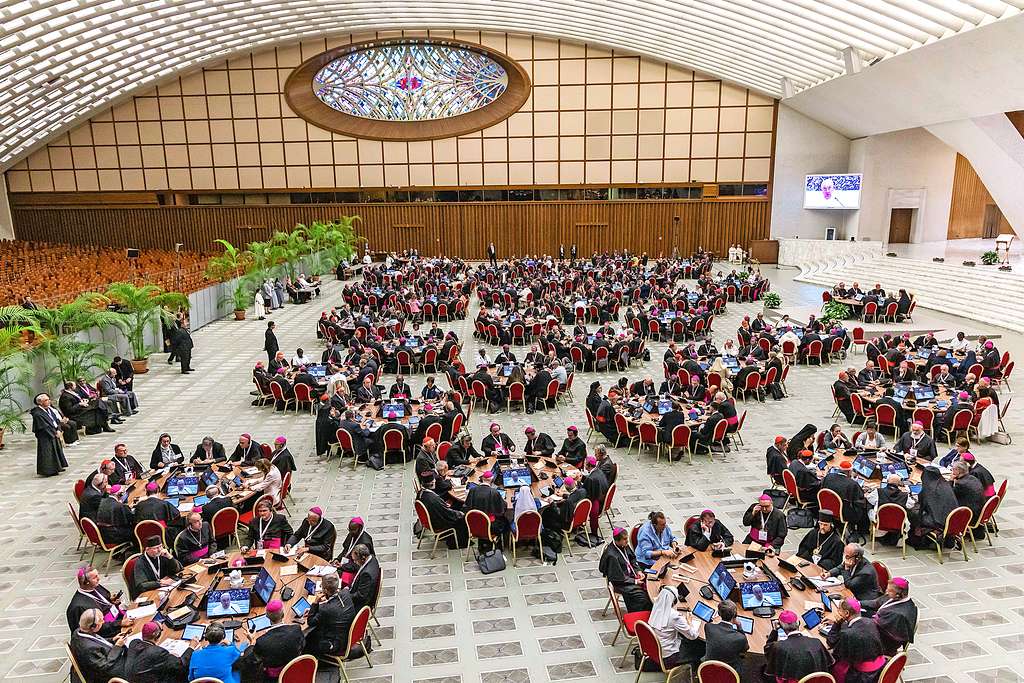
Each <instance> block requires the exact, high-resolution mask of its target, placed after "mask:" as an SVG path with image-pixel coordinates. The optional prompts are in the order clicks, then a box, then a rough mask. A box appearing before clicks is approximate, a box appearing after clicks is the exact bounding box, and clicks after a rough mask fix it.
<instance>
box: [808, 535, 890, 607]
mask: <svg viewBox="0 0 1024 683" xmlns="http://www.w3.org/2000/svg"><path fill="white" fill-rule="evenodd" d="M829 577H841V578H842V579H843V585H844V586H845V587H846V589H847V590H849V591H850V592H852V593H853V595H854V596H855V597H856V598H857V599H858V600H874V599H875V598H877V597H878V596H879V594H880V591H879V590H878V572H877V571H875V566H874V565H873V564H871V563H870V562H868V560H867V558H866V557H864V548H863V547H861V546H860V544H858V543H848V544H846V546H845V547H844V548H843V556H842V560H841V561H840V563H839V564H837V565H836V566H835V567H832V568H831V569H829V570H828V571H824V572H822V573H821V578H822V579H827V578H829Z"/></svg>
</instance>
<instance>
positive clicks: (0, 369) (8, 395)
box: [0, 306, 42, 432]
mask: <svg viewBox="0 0 1024 683" xmlns="http://www.w3.org/2000/svg"><path fill="white" fill-rule="evenodd" d="M25 332H32V333H33V334H34V335H36V336H37V337H38V338H40V339H41V338H42V330H40V329H39V326H38V325H36V324H35V323H34V322H32V320H31V319H30V318H29V317H28V316H27V314H26V311H25V309H23V308H21V307H20V306H5V307H0V431H7V432H23V431H25V420H24V417H23V414H24V412H25V408H24V406H22V405H21V403H20V401H19V400H18V396H19V394H31V393H32V389H31V388H30V387H29V385H28V382H27V381H26V380H27V378H28V377H29V375H30V374H31V372H32V366H31V363H30V361H29V350H30V349H29V347H27V346H26V345H25V334H24V333H25Z"/></svg>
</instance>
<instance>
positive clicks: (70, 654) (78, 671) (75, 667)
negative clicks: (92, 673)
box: [64, 643, 85, 681]
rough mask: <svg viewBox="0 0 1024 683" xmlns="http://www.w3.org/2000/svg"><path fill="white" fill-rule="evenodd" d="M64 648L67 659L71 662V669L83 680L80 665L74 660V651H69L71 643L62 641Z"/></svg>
mask: <svg viewBox="0 0 1024 683" xmlns="http://www.w3.org/2000/svg"><path fill="white" fill-rule="evenodd" d="M64 650H65V651H66V652H67V653H68V660H69V661H70V662H71V669H72V670H73V671H74V672H75V673H76V674H77V675H78V680H80V681H84V680H85V676H84V675H83V674H82V669H81V667H79V666H78V661H77V660H75V653H74V652H72V651H71V645H70V644H69V643H64Z"/></svg>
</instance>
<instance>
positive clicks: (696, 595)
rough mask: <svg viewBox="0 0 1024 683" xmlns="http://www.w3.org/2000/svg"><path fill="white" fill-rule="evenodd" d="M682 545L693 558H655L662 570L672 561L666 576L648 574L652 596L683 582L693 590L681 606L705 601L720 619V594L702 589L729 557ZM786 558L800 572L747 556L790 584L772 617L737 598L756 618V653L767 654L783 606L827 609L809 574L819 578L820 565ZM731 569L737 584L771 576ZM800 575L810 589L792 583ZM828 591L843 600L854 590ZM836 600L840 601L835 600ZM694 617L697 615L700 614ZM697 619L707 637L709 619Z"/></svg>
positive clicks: (742, 611)
mask: <svg viewBox="0 0 1024 683" xmlns="http://www.w3.org/2000/svg"><path fill="white" fill-rule="evenodd" d="M747 548H748V545H747V544H744V543H736V544H734V545H733V546H732V552H733V553H734V554H740V555H743V554H745V552H746V550H747ZM680 549H681V551H682V555H681V557H686V556H687V555H689V554H691V553H692V554H693V558H692V559H690V560H688V561H686V562H680V561H679V560H678V559H669V558H658V561H657V562H655V564H654V567H653V569H654V570H655V571H657V572H659V573H660V572H661V570H662V569H663V568H664V567H665V566H666V565H669V569H668V571H667V572H666V573H665V576H664V578H662V579H658V578H657V577H651V576H649V577H648V579H647V581H646V586H647V593H648V595H649V596H650V597H651V600H652V601H653V600H657V598H658V592H659V591H660V590H661V587H662V586H666V585H671V586H679V585H681V586H683V587H684V588H686V590H687V591H689V594H688V595H687V596H686V597H685V598H681V599H680V601H679V604H678V605H677V609H680V610H683V609H685V610H686V611H691V612H692V610H693V608H694V607H695V606H696V605H697V603H698V602H702V603H704V604H705V605H708V606H710V607H712V608H714V609H716V612H715V616H714V619H718V614H717V602H718V599H717V596H716V595H714V594H712V598H711V599H704V598H702V597H701V595H700V589H701V587H702V586H707V585H708V580H709V579H710V578H711V575H712V573H713V572H714V570H715V568H716V567H717V566H718V564H719V562H721V561H722V559H726V558H718V557H713V556H712V554H711V551H710V550H705V551H699V550H694V549H693V548H689V547H686V546H680ZM784 559H785V560H787V561H789V562H790V563H791V564H793V565H794V566H796V568H797V572H796V573H794V572H792V571H789V570H787V569H785V568H783V567H781V566H780V565H779V558H778V556H773V557H765V558H764V559H763V560H754V559H751V558H747V561H748V562H757V563H758V568H759V569H760V566H761V565H760V563H761V562H763V563H765V564H766V565H767V566H768V568H769V569H770V570H771V571H772V572H773V573H774V574H775V576H776V577H777V578H778V579H779V581H780V582H783V583H784V584H786V585H785V586H783V587H784V588H785V589H786V590H788V591H789V595H788V596H787V595H785V593H783V597H782V607H781V608H776V609H775V611H774V612H773V616H772V617H771V618H764V617H756V616H754V615H753V612H752V610H749V609H746V608H744V607H743V605H742V603H741V602H740V601H739V600H737V601H736V607H737V614H738V615H739V616H742V617H748V618H751V619H753V622H754V628H753V632H752V633H750V634H748V635H747V641H748V642H749V644H750V652H751V653H753V654H762V655H763V654H764V646H765V643H766V642H767V640H768V635H769V634H770V633H771V632H772V629H773V626H772V620H773V619H777V618H778V613H779V612H780V611H781V610H784V609H788V610H792V611H793V612H796V614H797V616H801V615H803V614H804V612H806V611H807V610H809V609H811V608H812V606H816V607H817V608H818V609H824V605H823V603H822V601H821V593H820V592H819V591H818V590H817V589H815V588H814V586H813V585H812V584H811V582H810V581H809V580H807V578H806V577H815V578H817V577H818V576H820V574H821V572H822V571H823V570H822V569H821V568H820V567H818V566H817V565H815V564H811V563H806V566H800V565H801V564H805V560H802V559H801V558H799V557H797V556H796V555H795V554H788V553H787V554H786V557H785V558H784ZM729 573H730V574H731V575H732V577H733V579H735V580H736V583H737V586H738V585H739V584H742V583H744V582H751V581H755V582H756V581H768V580H771V576H770V575H765V576H761V577H759V578H751V579H744V578H743V567H738V568H736V569H731V570H729ZM798 575H799V576H802V577H804V583H805V584H806V586H807V588H806V590H798V589H796V588H793V587H792V586H791V585H790V579H791V578H792V577H794V576H798ZM736 590H737V591H738V590H739V588H737V589H736ZM828 595H829V596H832V595H838V596H841V597H840V598H839V600H842V599H843V598H846V597H849V596H852V595H853V593H851V592H850V591H849V590H847V589H846V588H845V587H844V586H842V585H836V586H830V587H829V588H828ZM833 602H836V601H835V600H833ZM834 610H835V606H834V605H833V612H834ZM828 614H829V613H828V612H826V613H825V616H828ZM693 618H695V619H696V617H693ZM697 621H698V623H700V633H701V638H703V637H704V623H705V622H703V621H701V620H700V619H697ZM801 623H802V622H801ZM809 634H810V635H812V636H816V637H819V638H822V639H823V640H824V638H823V636H822V634H820V633H819V632H818V629H817V628H816V629H814V630H813V631H810V632H809Z"/></svg>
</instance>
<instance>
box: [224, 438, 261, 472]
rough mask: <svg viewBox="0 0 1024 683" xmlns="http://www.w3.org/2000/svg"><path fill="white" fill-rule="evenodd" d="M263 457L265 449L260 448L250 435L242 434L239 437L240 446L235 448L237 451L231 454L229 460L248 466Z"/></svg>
mask: <svg viewBox="0 0 1024 683" xmlns="http://www.w3.org/2000/svg"><path fill="white" fill-rule="evenodd" d="M262 457H263V449H262V448H261V447H260V444H259V443H258V442H256V441H253V438H252V437H251V436H250V435H248V434H242V435H241V436H239V437H238V444H237V445H236V446H235V450H234V451H232V452H231V457H230V458H228V460H229V461H231V462H237V463H240V464H242V465H246V466H248V465H252V464H253V463H254V462H256V461H257V460H259V459H260V458H262Z"/></svg>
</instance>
